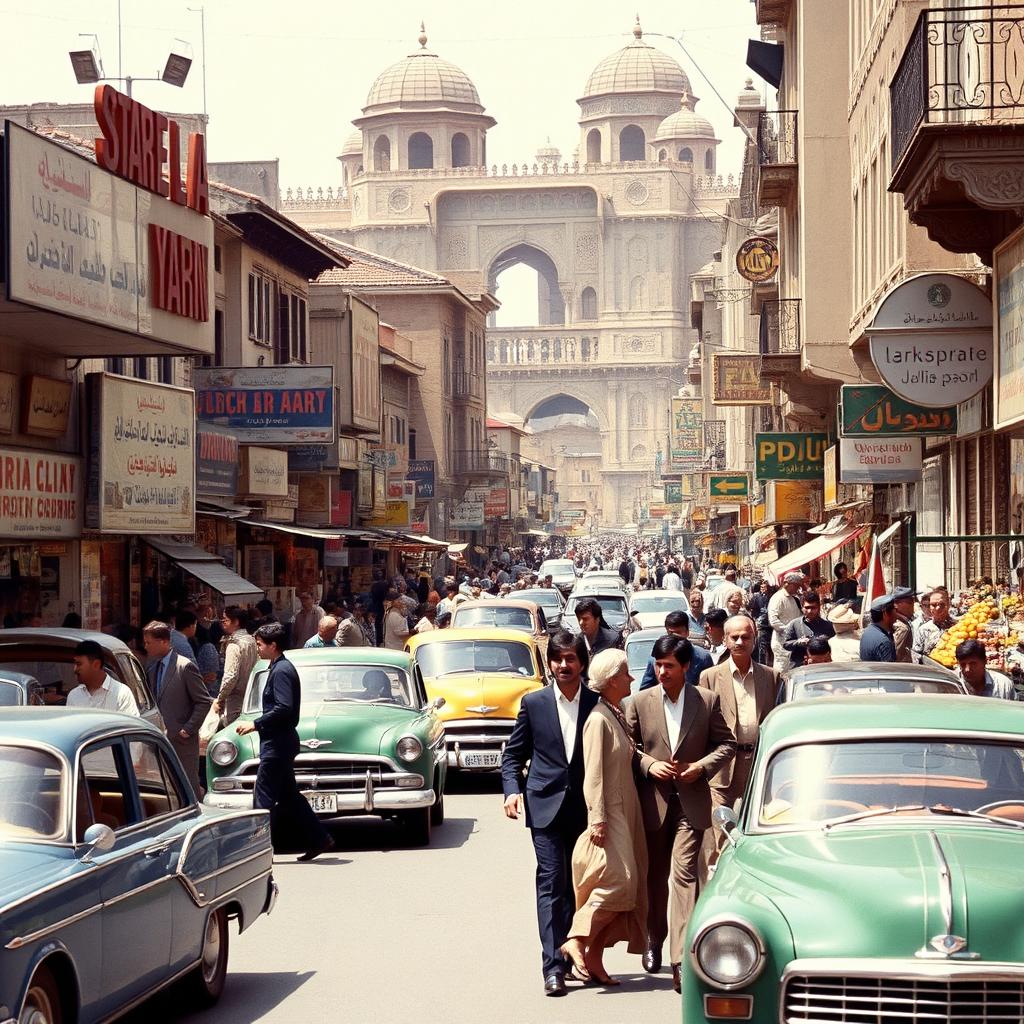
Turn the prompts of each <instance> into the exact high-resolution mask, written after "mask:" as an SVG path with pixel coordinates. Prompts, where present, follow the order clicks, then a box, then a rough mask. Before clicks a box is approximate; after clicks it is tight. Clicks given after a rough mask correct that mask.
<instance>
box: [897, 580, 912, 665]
mask: <svg viewBox="0 0 1024 1024" xmlns="http://www.w3.org/2000/svg"><path fill="white" fill-rule="evenodd" d="M892 603H893V608H894V609H895V611H896V621H895V622H894V623H893V627H892V642H893V644H895V646H896V660H897V661H899V662H903V663H904V664H907V663H909V662H912V661H913V660H914V655H913V653H912V652H911V648H912V647H913V645H914V627H913V626H912V625H911V623H910V620H911V619H912V618H913V615H914V592H913V591H912V590H911V589H910V587H897V588H896V589H895V590H894V591H893V592H892Z"/></svg>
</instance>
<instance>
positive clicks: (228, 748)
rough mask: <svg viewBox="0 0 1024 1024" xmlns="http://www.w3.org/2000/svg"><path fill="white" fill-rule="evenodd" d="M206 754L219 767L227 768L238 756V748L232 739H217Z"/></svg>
mask: <svg viewBox="0 0 1024 1024" xmlns="http://www.w3.org/2000/svg"><path fill="white" fill-rule="evenodd" d="M206 756H207V757H208V758H209V759H210V760H211V761H212V762H213V763H214V764H215V765H217V767H218V768H227V766H228V765H229V764H231V763H232V762H233V761H234V760H235V758H237V757H238V748H237V747H236V746H235V745H234V743H232V742H231V740H217V742H216V743H211V744H210V749H209V750H207V751H206Z"/></svg>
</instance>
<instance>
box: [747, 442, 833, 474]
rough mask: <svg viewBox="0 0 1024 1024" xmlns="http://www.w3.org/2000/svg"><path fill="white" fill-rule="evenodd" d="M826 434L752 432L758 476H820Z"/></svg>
mask: <svg viewBox="0 0 1024 1024" xmlns="http://www.w3.org/2000/svg"><path fill="white" fill-rule="evenodd" d="M827 447H828V435H827V434H820V433H770V434H755V435H754V458H755V465H756V478H757V479H758V480H820V479H821V478H822V474H823V473H824V471H825V449H826V448H827Z"/></svg>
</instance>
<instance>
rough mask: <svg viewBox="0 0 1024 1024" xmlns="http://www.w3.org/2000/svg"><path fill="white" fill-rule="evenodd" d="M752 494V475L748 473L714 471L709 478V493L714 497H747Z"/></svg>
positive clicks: (737, 498) (738, 498)
mask: <svg viewBox="0 0 1024 1024" xmlns="http://www.w3.org/2000/svg"><path fill="white" fill-rule="evenodd" d="M749 494H750V477H749V476H748V475H747V474H746V473H712V474H711V475H710V476H709V478H708V495H709V496H710V497H712V498H734V499H736V500H737V501H739V500H740V499H746V498H747V496H748V495H749Z"/></svg>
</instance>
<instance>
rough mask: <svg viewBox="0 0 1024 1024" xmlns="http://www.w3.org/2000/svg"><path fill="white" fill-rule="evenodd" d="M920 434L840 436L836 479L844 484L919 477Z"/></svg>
mask: <svg viewBox="0 0 1024 1024" xmlns="http://www.w3.org/2000/svg"><path fill="white" fill-rule="evenodd" d="M922 447H923V442H922V441H921V439H920V438H916V437H907V438H899V439H896V438H888V439H879V440H876V439H872V440H867V439H866V438H865V439H863V440H862V439H861V438H858V437H843V438H840V440H839V480H840V483H844V484H886V483H900V482H909V481H912V480H920V479H921V451H922Z"/></svg>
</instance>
